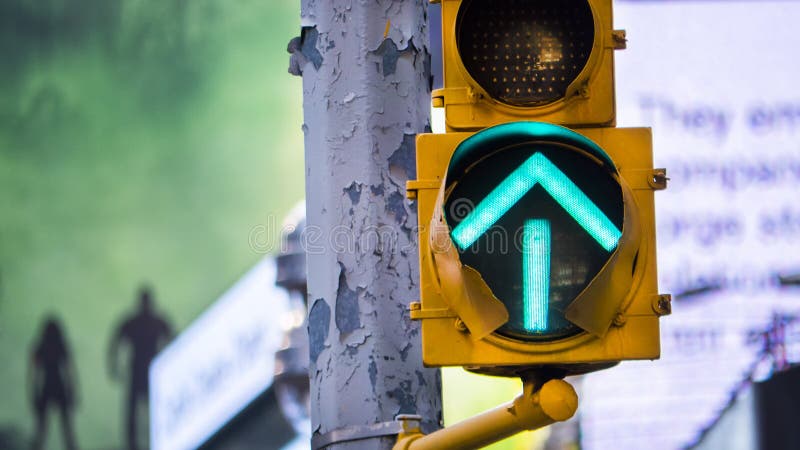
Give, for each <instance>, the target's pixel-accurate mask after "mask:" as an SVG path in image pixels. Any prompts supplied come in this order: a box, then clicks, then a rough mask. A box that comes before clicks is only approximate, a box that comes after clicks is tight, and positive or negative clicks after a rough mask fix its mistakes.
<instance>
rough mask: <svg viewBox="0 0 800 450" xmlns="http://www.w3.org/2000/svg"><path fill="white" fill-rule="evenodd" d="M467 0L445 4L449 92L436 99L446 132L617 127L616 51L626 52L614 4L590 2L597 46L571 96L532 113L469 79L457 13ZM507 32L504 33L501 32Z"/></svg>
mask: <svg viewBox="0 0 800 450" xmlns="http://www.w3.org/2000/svg"><path fill="white" fill-rule="evenodd" d="M466 3H467V0H441V8H442V58H443V67H444V87H443V88H442V89H437V90H435V91H434V92H433V94H432V97H433V99H432V101H433V105H434V107H443V108H444V111H445V126H446V129H447V131H470V130H478V129H481V128H485V127H490V126H493V125H497V124H500V123H505V122H512V121H517V120H536V121H540V122H549V123H555V124H559V125H564V126H571V127H591V126H614V124H615V117H616V112H615V111H616V107H615V97H614V50H615V49H619V48H624V43H625V38H624V32H623V31H615V30H614V29H613V19H612V1H611V0H587V3H588V5H589V7H590V8H591V11H592V15H593V18H594V43H593V46H592V51H591V54H590V56H589V59H588V62H587V63H586V65H585V66H584V68H583V70H582V71H581V72H580V74H579V75H578V76H577V78H575V80H574V81H573V82H572V83H571V84H570V85H569V87H568V88H567V90H566V96H565V97H564V98H562V99H560V100H557V101H555V102H552V103H549V104H546V105H542V106H532V107H520V106H511V105H508V104H504V103H502V102H500V101H498V100H496V99H493V98H492V97H491V96H490V95H489V94H488V93H487V92H486V91H485V90H484V89H483V88H482V87H481V86H480V85H479V84H478V83H477V82H476V81H475V79H474V78H473V77H472V76H470V74H469V72H468V71H467V69H466V68H465V66H464V63H463V61H462V56H461V54H460V53H459V49H458V46H457V32H458V13H459V9H460V8H461V6H462V4H466ZM499 31H501V32H502V30H499Z"/></svg>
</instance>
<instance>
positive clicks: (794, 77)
mask: <svg viewBox="0 0 800 450" xmlns="http://www.w3.org/2000/svg"><path fill="white" fill-rule="evenodd" d="M615 22H616V27H617V28H624V29H626V30H627V32H628V39H629V43H628V49H627V50H623V51H620V52H617V53H616V62H617V63H616V68H617V110H618V114H619V119H618V125H619V126H652V127H653V132H654V146H655V160H656V167H666V168H667V173H668V175H669V176H670V178H671V181H670V183H669V188H668V189H667V190H666V191H663V192H658V193H656V203H657V223H658V262H659V278H660V290H661V291H662V292H664V293H672V294H673V295H675V294H678V295H677V296H676V298H675V300H674V302H673V314H672V315H671V316H668V317H665V318H664V319H663V320H662V321H661V323H662V333H661V337H662V359H661V360H660V361H657V362H626V363H623V364H621V365H620V366H618V367H616V368H613V369H610V370H606V371H603V372H599V373H596V374H592V375H590V376H588V377H587V379H586V381H585V382H584V390H583V395H582V396H581V403H582V404H581V407H580V414H581V429H582V443H583V447H584V448H586V449H587V450H595V449H615V450H624V449H637V450H638V449H643V448H647V449H680V448H685V447H687V446H690V445H692V444H693V443H695V442H696V441H697V439H698V438H699V436H700V433H701V432H702V430H703V429H704V428H705V427H707V426H709V425H710V424H711V423H713V421H714V420H715V419H716V418H717V417H718V416H719V413H720V412H721V409H722V408H723V407H724V406H725V405H726V404H727V403H728V400H729V398H730V396H731V394H732V393H733V392H734V391H735V390H736V389H737V386H739V385H740V383H741V382H742V380H743V379H745V378H746V377H747V376H748V375H749V374H750V373H751V372H752V371H753V368H754V365H755V362H756V360H757V359H758V353H759V351H760V349H761V348H762V341H760V340H759V339H758V331H759V330H763V329H765V328H767V327H768V325H769V324H770V323H771V322H772V315H773V313H775V312H778V313H784V314H797V313H800V290H797V288H791V287H782V286H781V283H779V281H778V280H779V279H780V277H782V276H783V277H785V276H790V275H794V274H797V273H799V272H800V188H799V187H798V183H800V88H798V79H800V62H798V59H797V56H796V55H797V46H798V44H800V37H798V36H800V35H798V25H797V24H798V23H800V3H794V2H785V1H784V2H779V1H775V2H769V1H752V2H746V1H745V2H690V1H676V2H628V1H619V0H618V1H616V2H615ZM681 294H683V295H681ZM790 335H791V333H790ZM788 338H791V336H788V337H787V339H788ZM787 358H789V359H791V358H796V356H795V355H792V354H791V352H789V354H788V355H787Z"/></svg>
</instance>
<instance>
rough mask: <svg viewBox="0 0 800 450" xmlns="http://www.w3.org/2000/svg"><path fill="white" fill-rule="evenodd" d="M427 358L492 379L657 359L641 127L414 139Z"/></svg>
mask: <svg viewBox="0 0 800 450" xmlns="http://www.w3.org/2000/svg"><path fill="white" fill-rule="evenodd" d="M417 174H418V177H419V178H418V180H416V181H412V182H410V183H409V190H410V191H412V192H413V193H415V195H416V198H417V200H418V211H419V221H420V223H419V230H420V231H419V245H420V268H421V302H420V303H418V304H415V305H413V306H412V312H411V315H412V318H414V319H419V320H422V336H423V360H424V362H425V363H426V364H428V365H432V366H448V365H462V366H466V367H467V368H469V369H471V370H474V371H478V372H483V373H491V374H497V375H519V374H522V373H526V372H529V371H530V370H531V369H532V368H539V367H542V366H547V367H549V368H558V369H559V370H562V371H563V372H565V373H581V372H587V371H591V370H597V369H599V368H603V367H607V366H608V365H609V364H613V363H615V362H617V361H620V360H626V359H655V358H657V357H658V356H659V327H658V317H659V316H661V315H663V314H666V313H668V312H669V302H668V299H667V298H665V297H663V296H660V295H659V294H658V292H657V280H656V252H655V224H654V222H655V219H654V206H653V191H654V190H658V189H662V188H663V187H664V183H665V179H664V177H663V173H661V172H660V171H658V170H655V169H653V164H652V148H651V135H650V130H649V129H645V128H632V129H617V128H587V129H581V130H580V132H576V131H573V130H569V129H567V128H563V127H560V126H557V125H553V124H546V123H541V122H512V123H508V124H503V125H499V126H496V127H491V128H488V129H485V130H482V131H481V132H478V133H447V134H423V135H420V136H419V137H418V139H417Z"/></svg>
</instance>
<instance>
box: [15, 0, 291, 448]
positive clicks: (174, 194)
mask: <svg viewBox="0 0 800 450" xmlns="http://www.w3.org/2000/svg"><path fill="white" fill-rule="evenodd" d="M298 34H299V2H293V1H285V0H266V1H263V0H262V1H252V0H191V1H188V0H158V1H155V0H0V58H2V60H1V62H0V361H2V362H0V382H1V383H2V384H0V439H2V441H0V442H4V443H0V447H3V446H4V445H5V446H9V447H11V446H17V445H20V446H22V447H24V448H28V444H27V441H28V439H29V438H30V433H31V432H32V431H33V425H34V416H33V410H32V406H31V405H30V402H29V399H28V397H29V396H28V394H27V386H26V373H27V364H28V361H29V357H30V356H29V355H30V352H31V349H32V347H33V346H34V344H35V341H36V339H37V338H38V336H39V334H40V333H41V327H42V322H43V321H44V318H45V316H46V315H47V314H55V315H57V316H58V317H60V319H61V321H62V324H63V325H64V328H65V331H66V337H67V340H68V344H69V345H70V348H71V353H72V356H73V360H74V363H75V366H76V367H77V372H78V382H79V388H78V390H79V402H80V403H79V405H78V407H77V410H76V415H75V427H76V434H77V440H78V443H79V446H80V448H82V449H112V448H121V447H122V442H123V439H124V436H123V435H124V433H123V429H124V425H123V415H122V413H123V400H124V398H125V396H126V387H125V384H124V383H116V382H112V380H111V379H110V378H109V377H108V375H107V371H106V361H105V356H106V351H107V347H108V342H109V339H110V338H111V334H112V332H113V330H114V327H115V326H117V325H118V324H119V322H120V320H121V319H122V318H123V317H124V316H126V315H128V314H130V313H131V312H132V311H133V309H134V307H135V296H136V293H137V290H138V288H139V286H140V285H141V284H142V283H148V284H150V285H151V286H153V288H154V293H155V300H156V306H157V308H158V310H159V311H160V312H161V313H163V314H164V315H165V316H166V317H167V318H168V319H169V320H170V321H171V323H172V325H173V328H174V329H176V330H180V329H181V328H183V327H185V326H186V325H188V324H189V323H190V322H191V321H192V319H193V318H195V317H196V316H197V315H198V314H199V313H200V312H201V311H202V310H203V309H205V308H206V307H207V306H208V305H209V304H211V303H212V302H213V301H214V300H215V299H216V298H217V297H218V295H219V294H221V293H222V292H224V291H225V290H226V289H227V288H228V287H229V286H230V285H231V284H232V283H233V282H234V281H235V280H236V279H238V278H239V276H241V275H242V274H243V273H244V272H245V271H246V270H247V269H248V268H249V267H250V266H252V265H253V264H254V263H255V262H256V261H257V260H258V259H259V258H260V257H261V256H262V253H263V252H265V251H269V250H270V248H269V247H270V245H271V244H274V241H275V239H276V238H277V236H278V230H277V228H276V225H275V224H278V225H279V224H280V223H281V218H282V216H283V214H284V213H285V212H286V211H288V210H289V209H290V208H291V206H292V205H293V204H294V203H295V202H297V201H298V200H299V199H301V198H302V195H303V194H302V191H303V184H304V182H303V148H302V143H303V141H302V138H303V137H302V131H301V128H300V125H301V123H302V112H301V111H302V107H301V102H302V92H301V80H300V79H299V78H297V77H292V76H291V75H289V74H288V73H287V67H288V59H289V55H288V54H287V53H286V44H287V42H288V41H289V39H290V38H292V37H293V36H296V35H298ZM254 233H255V234H254ZM253 237H256V238H257V243H258V246H257V247H256V248H254V247H253V246H252V245H251V240H252V238H253ZM58 419H59V418H58V416H57V415H56V414H54V413H51V415H50V420H49V426H48V428H49V432H48V446H47V448H62V445H61V442H60V441H61V439H60V438H61V436H60V435H61V430H60V423H59V420H58Z"/></svg>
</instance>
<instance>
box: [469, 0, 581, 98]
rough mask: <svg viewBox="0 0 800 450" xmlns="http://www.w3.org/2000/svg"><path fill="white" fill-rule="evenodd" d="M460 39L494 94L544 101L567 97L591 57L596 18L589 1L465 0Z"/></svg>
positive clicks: (472, 70)
mask: <svg viewBox="0 0 800 450" xmlns="http://www.w3.org/2000/svg"><path fill="white" fill-rule="evenodd" d="M456 40H457V45H458V51H459V54H460V55H461V60H462V61H463V63H464V66H465V67H466V69H467V71H468V72H469V74H470V76H472V78H473V79H475V81H477V82H478V84H480V86H481V87H482V88H483V89H484V90H486V92H487V93H488V94H489V95H490V96H491V97H492V98H494V99H496V100H499V101H501V102H503V103H506V104H509V105H514V106H536V105H544V104H547V103H552V102H554V101H556V100H559V99H561V98H563V97H564V96H565V95H566V91H567V87H568V86H569V85H570V83H572V82H573V81H574V80H575V78H577V76H578V74H579V73H580V72H581V70H583V68H584V66H585V65H586V62H587V61H588V60H589V55H590V54H591V52H592V46H593V43H594V20H593V17H592V10H591V8H590V7H589V3H588V2H587V1H586V0H465V1H464V2H463V3H462V4H461V8H460V10H459V15H458V25H457V30H456Z"/></svg>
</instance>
